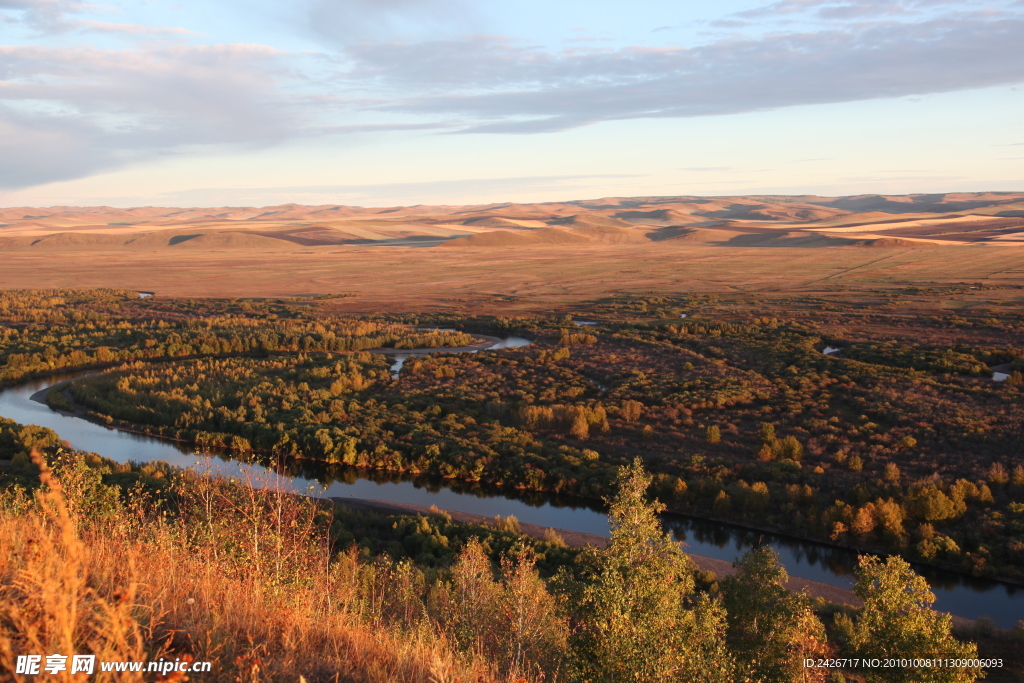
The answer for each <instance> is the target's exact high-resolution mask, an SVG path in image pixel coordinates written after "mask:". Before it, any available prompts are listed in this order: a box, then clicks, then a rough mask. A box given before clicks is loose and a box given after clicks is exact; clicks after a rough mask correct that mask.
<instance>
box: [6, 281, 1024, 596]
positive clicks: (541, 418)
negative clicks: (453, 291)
mask: <svg viewBox="0 0 1024 683" xmlns="http://www.w3.org/2000/svg"><path fill="white" fill-rule="evenodd" d="M655 298H656V297H655ZM655 303H656V304H657V305H662V304H663V303H664V302H660V303H658V302H655ZM112 305H113V304H110V303H96V304H95V308H96V309H97V310H106V309H104V306H112ZM123 305H124V306H127V307H129V308H132V309H133V310H134V309H135V308H139V310H145V311H148V312H147V313H146V315H149V316H151V317H155V316H157V311H160V312H161V313H160V314H159V315H161V316H164V317H161V318H159V319H156V320H151V321H150V323H149V324H150V325H151V326H152V328H153V329H154V330H161V329H163V330H165V331H166V333H167V334H168V335H170V334H177V335H183V334H184V332H183V330H194V331H198V332H201V333H202V334H204V335H209V336H212V337H217V335H219V334H220V333H221V332H222V331H224V330H226V329H229V328H230V329H232V330H234V331H233V332H232V334H236V335H238V336H239V337H240V338H241V336H243V335H247V336H249V337H255V336H258V335H267V337H266V338H267V339H270V337H269V335H274V339H275V340H276V347H277V348H278V349H280V348H281V347H282V346H286V347H287V349H288V350H289V353H290V354H293V355H291V356H290V357H288V358H284V357H271V358H266V357H253V358H228V359H206V360H199V361H184V362H181V361H177V362H173V363H166V364H163V363H161V364H146V365H145V366H126V367H125V368H122V369H121V370H118V371H115V372H112V373H105V374H101V375H99V376H96V377H92V378H89V379H87V380H81V381H79V382H76V383H74V384H73V385H72V387H71V389H70V393H71V395H72V397H73V398H74V399H75V400H76V401H78V402H79V403H80V404H82V405H84V406H86V407H87V408H88V409H89V410H92V411H93V412H94V413H95V417H96V419H99V420H103V421H109V422H116V421H124V422H128V423H134V424H137V425H140V426H142V428H144V429H149V430H151V431H153V432H155V433H158V434H163V435H165V436H171V437H175V438H183V439H187V440H191V441H196V442H198V443H201V444H209V445H212V446H220V447H226V448H233V449H235V450H236V451H237V452H239V453H240V454H242V455H243V456H244V457H248V456H245V453H246V452H247V451H250V450H254V451H259V452H267V453H276V454H278V455H281V456H289V457H295V458H305V459H312V460H317V461H322V462H326V463H336V464H339V465H352V466H356V467H362V468H374V469H378V470H383V471H389V472H402V473H409V474H431V475H439V476H442V477H447V478H450V479H459V480H463V481H467V482H480V483H481V484H488V485H494V486H499V487H506V488H516V489H519V490H522V491H524V492H529V491H542V492H549V493H558V494H563V495H572V496H581V497H587V498H592V499H597V498H602V497H606V496H608V495H609V494H610V491H611V486H612V482H613V473H614V471H615V469H616V468H617V467H620V466H622V465H623V464H625V463H626V462H627V461H628V460H629V459H630V458H632V457H633V455H634V454H635V453H637V452H640V453H642V454H643V457H644V459H645V462H646V463H647V465H648V467H649V468H650V469H651V471H652V472H653V473H654V475H655V483H654V486H655V487H656V489H657V491H658V495H659V496H660V497H661V498H662V499H663V500H665V501H666V502H667V503H668V504H669V505H670V507H671V508H672V509H673V510H677V511H680V512H684V513H687V514H692V515H697V516H702V517H710V518H716V519H722V520H729V521H733V522H737V523H742V524H746V525H749V526H754V527H757V528H763V529H770V530H781V531H785V532H786V533H790V534H795V535H798V536H802V537H806V538H814V539H819V540H825V541H829V542H833V543H838V544H843V545H849V546H853V547H858V548H862V549H875V550H879V551H885V552H898V553H901V554H903V555H905V556H906V557H908V558H912V559H915V560H918V561H923V562H929V563H933V564H937V565H941V566H946V567H951V568H956V569H960V570H963V571H967V572H971V573H974V574H978V575H985V576H996V577H1002V578H1008V579H1013V580H1024V573H1022V572H1024V570H1022V569H1021V567H1022V566H1024V564H1022V560H1024V545H1022V544H1021V541H1020V534H1021V531H1022V530H1024V508H1022V506H1024V473H1021V472H1020V466H1021V463H1020V462H1019V453H1020V452H1021V449H1022V448H1024V439H1022V434H1021V431H1020V424H1021V422H1022V421H1024V400H1022V397H1024V394H1022V391H1021V386H1020V385H1017V384H1012V383H1011V384H1007V383H994V382H992V381H991V380H989V379H986V378H984V377H973V376H970V375H967V376H961V375H958V374H957V373H956V372H953V370H955V369H956V368H947V367H945V366H941V367H940V366H933V368H932V369H931V370H929V369H922V368H915V367H914V363H915V362H916V360H915V359H917V358H918V357H919V356H920V358H926V359H927V358H932V356H929V355H928V354H932V353H933V352H934V353H938V351H936V349H940V347H939V346H937V345H935V344H930V345H926V344H924V343H923V342H924V340H922V343H921V344H920V345H917V346H915V345H914V344H911V343H908V342H906V341H904V342H901V343H900V344H896V345H892V344H888V345H886V344H882V345H879V344H876V343H874V342H872V344H874V345H875V347H877V348H883V347H884V348H885V349H888V351H886V353H888V354H889V355H888V356H886V359H887V361H886V362H885V363H882V362H865V361H863V360H857V359H853V358H835V357H829V356H825V355H824V354H823V353H822V352H821V351H822V349H823V347H824V346H825V344H826V341H825V340H826V339H827V338H829V337H827V335H824V334H823V333H822V332H820V331H819V330H817V329H816V328H814V327H812V326H810V325H808V324H798V323H795V322H793V321H792V320H787V319H785V318H784V317H780V316H779V315H778V314H776V315H773V316H771V317H768V316H756V317H746V318H742V319H734V320H723V321H715V320H708V319H705V318H704V317H702V316H699V315H698V316H694V317H692V318H687V319H685V320H682V321H673V320H663V321H649V322H644V323H636V322H615V321H611V320H609V321H605V322H603V323H602V325H601V327H600V328H598V329H587V330H586V331H583V330H581V329H576V328H573V327H571V320H567V319H566V318H565V317H564V316H555V317H547V318H517V319H513V318H503V319H499V318H494V319H489V320H488V319H484V318H464V319H461V321H460V319H459V318H458V316H455V315H447V314H446V315H436V316H406V317H403V318H401V319H398V318H396V319H394V320H388V319H385V318H384V317H379V318H378V319H376V320H363V319H360V320H354V319H338V318H332V317H329V316H328V317H324V318H320V317H318V316H317V314H316V310H315V309H312V308H310V307H309V305H308V304H302V305H301V306H299V305H295V306H292V307H289V306H286V305H283V304H278V303H274V304H267V303H259V302H221V303H216V302H211V301H194V302H193V301H188V300H169V301H167V302H162V303H161V302H150V300H148V299H147V300H142V301H141V302H127V303H125V304H123ZM57 306H58V308H59V307H60V304H58V305H57ZM83 306H84V307H85V308H86V309H88V306H85V305H84V304H83ZM243 306H248V307H250V308H251V310H250V311H249V312H245V311H244V310H243V309H242V307H243ZM836 315H839V314H836ZM897 322H898V324H899V325H901V326H906V325H909V324H910V322H912V321H909V320H908V319H904V318H900V319H898V320H897ZM161 324H162V325H165V326H166V327H161ZM413 324H415V325H424V324H433V325H443V324H447V325H451V326H453V327H462V328H464V329H472V330H474V331H483V330H486V331H496V330H499V329H501V330H510V329H514V330H517V331H523V330H529V332H528V334H529V335H530V336H531V337H532V338H534V340H535V341H534V343H533V345H531V346H529V347H525V348H519V349H504V350H501V351H486V352H482V353H477V354H459V355H455V354H447V355H436V356H428V357H418V358H410V359H409V360H408V361H407V362H406V364H405V366H404V368H403V370H402V374H401V378H400V379H399V381H397V382H394V381H392V380H391V379H390V376H389V373H388V372H387V370H386V361H385V360H384V359H383V358H380V357H375V356H371V355H369V354H367V355H359V354H349V355H346V356H345V357H344V358H339V357H337V356H335V355H334V352H331V354H330V355H331V356H333V357H329V354H328V353H325V352H323V351H322V350H318V349H317V344H320V343H322V342H323V339H324V338H325V335H326V333H328V332H332V333H333V334H335V335H336V337H335V338H339V335H340V338H350V337H351V338H355V339H366V338H369V337H370V336H373V335H376V334H379V330H381V329H387V328H388V326H398V329H400V330H404V331H405V332H406V333H408V334H410V335H418V334H423V333H426V334H429V333H427V332H425V331H424V330H415V329H410V328H409V327H401V325H413ZM929 324H930V323H929ZM19 329H20V328H19ZM147 329H148V328H147ZM901 329H903V328H901ZM289 330H291V331H292V332H288V331H289ZM96 332H97V333H98V334H99V333H106V332H104V331H101V330H99V328H97V330H96ZM286 332H288V334H285V333H286ZM299 332H301V334H299ZM18 334H19V335H20V334H21V333H20V332H19V333H18ZM154 334H156V333H154ZM161 334H162V333H161ZM289 335H290V336H289ZM904 336H907V335H904ZM307 338H308V339H310V340H313V341H310V342H305V341H303V340H305V339H307ZM439 339H440V338H439ZM158 341H159V340H158ZM179 341H180V340H179ZM314 341H315V342H316V343H313V342H314ZM410 341H411V338H410ZM446 341H447V342H449V343H456V342H457V341H459V340H456V339H447V340H446ZM1006 342H1007V343H1006V344H1005V346H1004V347H997V346H992V345H988V346H985V345H978V344H975V345H968V344H961V345H957V346H953V347H945V348H946V350H949V349H952V352H953V353H955V354H960V356H963V358H961V360H963V362H964V363H965V364H972V363H973V364H976V363H977V362H980V361H985V362H995V361H1003V362H1005V360H1006V359H1007V358H1018V357H1019V351H1020V350H1019V349H1018V348H1017V347H1016V346H1014V344H1013V342H1014V340H1012V339H1007V340H1006ZM396 343H401V342H400V341H399V342H396ZM415 343H417V344H420V343H421V341H420V340H416V341H415ZM154 344H156V342H154ZM844 344H845V345H846V346H847V347H849V346H851V345H853V344H857V342H848V341H847V342H844ZM44 346H45V344H44ZM141 346H142V347H144V346H145V343H144V342H143V343H142V345H141ZM208 346H209V347H210V348H212V347H213V344H212V343H210V344H208ZM111 348H112V347H111ZM140 348H141V347H140ZM304 348H308V349H309V350H306V351H304V350H303V349H304ZM864 348H867V346H865V347H864ZM192 350H194V351H195V350H196V349H195V347H193V349H192ZM199 350H200V351H201V350H202V348H201V347H200V349H199ZM890 352H891V353H890ZM897 352H898V353H897ZM261 353H266V352H261V351H260V350H259V349H258V348H257V349H256V350H250V351H248V352H246V354H247V355H254V356H259V355H260V354H261ZM960 356H957V357H960ZM945 357H946V354H945V351H942V353H939V355H938V356H934V358H933V360H934V359H940V360H941V359H942V358H945ZM967 358H973V359H974V361H968V360H966V359H967ZM900 363H903V365H900ZM964 367H965V368H967V367H968V366H967V365H965V366H964ZM971 367H973V365H971ZM55 398H56V397H55Z"/></svg>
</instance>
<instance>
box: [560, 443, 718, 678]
mask: <svg viewBox="0 0 1024 683" xmlns="http://www.w3.org/2000/svg"><path fill="white" fill-rule="evenodd" d="M618 484H619V487H618V492H617V494H616V495H615V497H614V498H612V499H610V500H608V501H607V502H608V503H609V505H610V511H609V513H608V516H609V521H610V524H611V541H610V543H609V544H608V547H607V548H606V549H605V550H604V551H603V553H602V555H601V558H600V570H599V572H598V575H597V577H596V581H595V582H594V584H593V585H592V586H590V587H589V589H588V592H587V596H586V600H587V603H588V607H589V609H588V610H587V613H588V619H587V620H586V623H585V624H583V626H584V632H583V634H582V639H581V640H582V642H579V643H578V647H577V658H578V661H579V665H580V667H581V669H582V670H583V673H584V676H583V678H584V679H587V680H591V681H595V682H597V681H603V682H609V683H610V682H612V681H614V682H616V683H620V682H623V681H632V682H634V683H647V682H650V683H655V682H658V683H663V682H671V681H686V682H687V683H712V682H717V681H722V682H723V683H724V682H725V681H731V680H732V677H731V673H732V671H731V669H732V667H731V660H730V658H729V655H728V654H727V652H726V650H725V642H724V628H725V623H724V622H725V615H724V612H723V610H722V608H721V606H720V604H718V603H717V602H715V601H713V600H711V599H710V598H707V597H706V596H705V597H701V598H694V597H693V595H692V594H693V588H694V582H693V572H694V565H693V563H692V561H691V560H690V559H689V557H687V556H686V554H685V553H683V551H682V547H681V546H680V544H679V543H677V542H676V541H674V540H673V539H672V537H671V536H669V535H668V534H666V533H664V532H663V531H662V528H661V523H660V521H659V520H658V513H659V512H661V511H662V510H664V505H662V504H661V503H659V502H657V501H655V502H648V501H647V500H646V498H645V494H646V492H647V489H648V487H649V486H650V484H651V476H650V475H649V474H647V472H645V471H644V468H643V465H642V464H641V462H640V460H639V458H638V459H636V460H634V461H633V464H632V465H631V466H629V467H623V468H621V469H620V470H619V475H618Z"/></svg>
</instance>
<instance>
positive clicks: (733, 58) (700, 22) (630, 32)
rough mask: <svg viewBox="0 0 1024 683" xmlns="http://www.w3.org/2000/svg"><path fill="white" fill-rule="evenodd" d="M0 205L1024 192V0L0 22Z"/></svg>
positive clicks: (281, 9)
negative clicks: (976, 191) (1, 161)
mask: <svg viewBox="0 0 1024 683" xmlns="http://www.w3.org/2000/svg"><path fill="white" fill-rule="evenodd" d="M0 159H2V160H3V163H0V205H4V206H17V205H54V204H110V205H115V206H139V205H146V204H159V205H189V206H219V205H236V206H237V205H269V204H278V203H284V202H290V201H294V202H298V203H307V204H325V203H345V204H359V205H364V206H381V205H396V204H406V205H408V204H421V203H422V204H446V203H447V204H463V203H487V202H498V201H521V202H527V201H558V200H568V199H582V198H594V197H602V196H635V195H680V194H686V195H723V194H765V193H771V194H804V193H816V194H832V195H835V194H860V193H908V192H944V191H975V190H1024V0H986V1H980V2H971V1H966V2H964V1H945V0H913V1H905V0H777V1H768V2H763V1H753V0H724V1H719V2H715V3H710V2H693V1H683V2H678V1H677V2H658V1H655V0H632V1H631V2H628V3H626V2H602V1H601V0H590V1H589V2H582V1H578V0H562V1H560V2H552V1H551V0H547V1H545V2H541V1H540V0H506V2H503V3H485V2H479V1H478V2H469V1H463V0H292V1H291V2H280V1H277V2H270V1H268V0H206V1H204V2H198V1H192V0H178V1H175V2H169V1H164V0H135V1H134V2H98V3H92V2H83V1H79V0H0Z"/></svg>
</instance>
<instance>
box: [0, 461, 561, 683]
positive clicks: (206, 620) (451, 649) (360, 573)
mask: <svg viewBox="0 0 1024 683" xmlns="http://www.w3.org/2000/svg"><path fill="white" fill-rule="evenodd" d="M33 460H34V461H35V462H36V464H37V466H38V467H39V468H40V472H41V475H40V478H41V480H42V482H43V484H44V486H43V488H42V489H40V490H39V491H38V492H37V493H36V494H35V495H34V496H33V497H29V496H28V495H26V494H6V495H5V497H4V498H3V500H2V504H0V671H14V664H15V660H16V657H17V655H20V654H41V655H44V656H45V655H49V654H53V653H60V654H64V655H72V654H95V655H96V656H97V659H98V660H102V661H112V660H131V661H144V660H153V659H157V658H161V657H164V658H169V659H172V660H173V659H178V658H181V659H192V660H195V661H212V662H214V664H213V670H212V672H211V674H193V676H194V677H195V678H194V680H218V681H219V680H228V681H298V680H300V676H301V677H302V678H304V679H305V680H307V681H310V682H313V681H358V682H366V683H385V682H387V683H393V682H397V683H403V682H408V683H420V682H422V683H454V682H455V681H463V682H469V681H472V682H474V683H476V682H478V681H525V680H529V677H530V676H531V675H532V674H534V673H537V672H539V671H540V670H541V666H540V665H541V664H542V663H543V664H544V665H545V667H546V665H548V664H549V662H551V660H552V657H557V649H558V648H559V647H560V643H564V641H565V635H564V633H563V632H561V631H560V630H559V629H560V628H562V627H560V626H559V624H564V620H562V619H561V618H560V617H559V616H558V615H557V614H556V613H555V611H554V610H556V606H555V605H554V604H553V602H551V597H550V595H548V594H547V592H546V591H543V582H541V581H540V579H539V578H538V577H537V576H536V573H535V572H534V571H533V567H532V559H531V558H529V557H523V558H521V559H520V560H519V561H516V562H511V561H510V562H509V563H507V567H506V571H505V572H504V578H499V579H496V578H495V577H494V576H493V575H492V573H491V570H490V566H489V564H487V567H486V571H483V570H482V569H481V568H480V566H474V568H473V569H472V571H470V569H469V568H464V570H460V569H459V568H456V569H455V571H454V572H453V577H454V578H453V579H452V580H451V581H440V580H436V577H434V579H433V580H430V581H428V580H427V577H426V576H425V575H424V574H423V573H422V572H421V571H420V570H418V569H416V568H415V567H413V566H411V565H409V564H404V563H393V562H390V561H388V560H384V559H377V560H370V559H368V558H361V557H359V556H358V554H357V553H355V551H352V552H348V553H344V554H340V555H338V556H335V557H333V558H332V556H331V550H330V547H329V544H328V542H327V534H326V528H327V525H328V523H329V519H326V518H325V514H326V513H325V512H324V510H323V509H322V508H320V507H319V506H318V505H317V504H316V503H315V502H313V501H309V500H307V499H303V498H301V497H297V496H292V495H289V494H286V493H283V492H281V491H274V490H270V491H267V490H259V489H258V488H255V487H251V486H245V485H238V484H235V483H232V482H229V481H225V480H221V479H216V478H211V477H207V476H198V475H192V476H189V477H188V479H187V481H185V482H184V484H183V485H182V486H180V487H179V489H178V490H177V491H176V495H175V496H174V498H173V506H172V509H168V508H167V506H161V505H157V504H155V503H154V502H153V501H149V500H146V499H145V497H144V496H138V497H137V498H138V499H137V500H135V501H134V502H133V503H132V504H124V503H120V504H118V505H117V506H116V508H115V509H113V510H110V509H107V511H106V513H105V514H104V515H97V514H96V513H95V510H96V506H95V505H94V502H95V501H94V500H92V499H93V498H95V497H96V496H97V495H100V494H102V490H101V489H100V488H98V487H96V486H89V485H80V486H71V485H67V486H65V485H63V484H62V482H63V481H68V482H74V481H76V476H78V475H80V474H81V473H82V472H83V471H84V470H83V468H82V467H79V466H77V465H75V464H71V465H69V466H68V467H66V468H64V469H63V470H59V471H58V473H57V474H56V475H55V474H54V472H53V471H52V470H51V468H50V466H49V465H48V464H47V463H46V462H45V461H44V459H43V458H42V457H41V456H40V455H39V454H38V453H33ZM80 479H81V478H80V477H79V480H78V481H79V482H80ZM85 511H89V512H85ZM479 559H480V555H479V552H478V551H477V554H475V555H473V556H472V558H470V559H466V560H463V561H462V565H467V563H468V562H479ZM467 566H468V565H467ZM477 570H480V571H477ZM460 571H461V573H460ZM473 572H476V574H473ZM471 574H473V576H474V577H475V578H474V579H473V580H475V581H476V582H477V584H478V585H479V586H484V587H486V589H487V590H486V591H485V592H486V596H484V595H483V594H480V595H475V596H466V595H460V594H459V592H458V591H459V590H460V589H459V588H458V586H461V585H462V584H461V583H460V581H462V583H465V581H467V580H469V579H467V578H466V577H469V576H470V575H471ZM460 577H462V578H460ZM538 589H540V592H538ZM541 593H543V595H541ZM485 597H486V600H487V602H486V605H487V606H488V607H489V608H491V609H492V611H493V612H494V613H493V614H492V613H490V612H487V611H486V610H483V609H482V608H481V605H483V604H485V603H483V602H481V603H480V604H479V605H478V604H476V603H473V602H472V599H479V600H484V598H485ZM516 601H518V604H519V607H518V608H516V607H515V605H513V603H514V602H516ZM534 604H538V605H542V606H544V609H545V610H546V611H545V612H544V614H545V615H546V617H545V618H546V619H547V620H548V621H547V622H546V625H545V624H539V625H538V624H524V625H522V626H521V627H519V628H518V630H517V629H511V630H510V629H508V628H504V627H503V625H502V624H499V623H497V621H495V619H497V618H499V617H500V615H501V614H508V615H510V619H512V618H515V619H519V620H520V621H522V614H523V613H525V612H526V611H528V607H529V606H530V605H534ZM469 613H476V614H484V615H486V616H487V619H488V620H487V621H486V626H487V628H488V629H489V630H491V631H493V633H495V634H498V635H500V641H501V642H500V643H499V642H492V641H494V639H493V638H490V637H489V636H487V635H486V634H484V635H478V636H473V637H470V638H465V637H464V631H465V629H464V628H463V627H464V626H468V627H469V632H472V633H477V634H480V633H482V629H481V628H480V627H482V626H484V625H485V623H484V622H482V621H481V622H480V623H478V624H471V623H467V622H466V618H467V615H468V614H469ZM496 615H497V616H496ZM552 624H553V626H552ZM552 628H553V629H554V630H553V631H552V630H551V629H552ZM545 629H546V630H545ZM552 648H554V650H553V649H552ZM69 668H70V667H69ZM554 668H555V669H557V666H555V667H554ZM548 671H549V673H548V677H547V679H546V680H552V677H551V671H552V669H550V668H549V669H548ZM172 676H173V674H172ZM32 678H34V677H29V676H25V677H18V676H14V680H30V679H32ZM72 678H73V677H72V676H71V675H70V674H69V673H68V672H65V673H64V674H63V675H62V676H60V677H52V678H51V680H58V681H59V680H71V679H72ZM75 678H79V677H77V676H76V677H75ZM91 680H98V681H105V680H106V681H114V680H117V681H133V680H142V674H138V673H102V672H98V673H97V675H96V677H95V678H94V679H91ZM165 680H174V679H173V678H172V679H165Z"/></svg>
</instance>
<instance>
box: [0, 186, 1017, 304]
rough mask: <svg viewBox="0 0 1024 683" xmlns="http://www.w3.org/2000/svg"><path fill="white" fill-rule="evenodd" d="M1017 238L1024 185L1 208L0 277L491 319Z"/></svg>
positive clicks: (982, 279)
mask: <svg viewBox="0 0 1024 683" xmlns="http://www.w3.org/2000/svg"><path fill="white" fill-rule="evenodd" d="M1020 246H1024V193H975V194H967V193H961V194H944V195H909V196H878V195H872V196H861V197H838V198H834V197H833V198H827V197H706V198H699V197H653V198H631V199H621V198H616V199H600V200H593V201H579V202H564V203H557V204H528V205H524V204H499V205H487V206H466V207H453V206H415V207H396V208H388V209H380V208H359V207H345V206H315V207H310V206H298V205H292V204H289V205H284V206H278V207H266V208H262V209H255V208H216V209H165V208H152V207H147V208H139V209H113V208H109V207H91V208H74V207H58V208H50V209H35V208H17V209H4V210H0V251H2V253H3V254H4V267H3V268H2V269H0V287H2V288H24V287H71V286H74V287H127V288H133V289H138V290H144V291H155V292H158V293H160V294H166V295H174V296H226V297H239V296H295V295H305V294H320V293H325V292H345V293H351V294H355V295H356V296H355V297H352V298H346V299H344V300H341V301H340V302H339V306H341V307H342V308H343V309H344V310H348V311H352V312H370V311H380V310H392V311H394V310H421V311H422V310H428V309H438V310H451V309H458V308H467V307H469V308H473V309H475V310H480V311H485V312H493V313H500V312H503V311H509V312H515V311H526V310H547V309H551V308H556V307H560V306H563V305H565V304H567V303H570V302H572V301H580V300H587V299H593V298H600V297H602V296H604V295H607V294H608V293H611V292H618V291H645V290H658V291H662V290H673V291H679V290H685V291H693V292H739V291H747V292H759V293H768V292H780V293H782V292H784V293H792V294H815V295H822V296H828V295H829V293H843V292H845V291H846V290H849V289H854V290H865V289H872V288H887V287H900V286H909V285H914V286H917V285H921V284H925V285H927V284H944V283H970V284H985V285H996V286H1002V285H1010V284H1015V283H1019V282H1021V281H1022V279H1024V250H1020V249H1016V248H1014V247H1020ZM1007 295H1009V293H1008V292H1007ZM843 296H847V295H846V294H843ZM990 298H991V297H990ZM1014 301H1016V300H1014ZM1005 303H1012V302H1011V301H1009V300H1008V301H1006V302H1005ZM1016 303H1018V304H1019V303H1020V302H1019V301H1017V302H1016Z"/></svg>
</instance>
